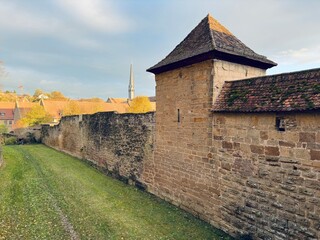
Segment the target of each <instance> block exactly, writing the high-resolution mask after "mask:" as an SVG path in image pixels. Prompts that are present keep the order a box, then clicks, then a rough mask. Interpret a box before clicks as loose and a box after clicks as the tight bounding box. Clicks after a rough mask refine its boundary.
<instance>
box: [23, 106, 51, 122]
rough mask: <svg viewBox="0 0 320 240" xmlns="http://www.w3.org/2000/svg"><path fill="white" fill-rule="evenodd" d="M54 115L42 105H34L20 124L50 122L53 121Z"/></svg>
mask: <svg viewBox="0 0 320 240" xmlns="http://www.w3.org/2000/svg"><path fill="white" fill-rule="evenodd" d="M52 119H53V118H52V116H51V115H50V114H49V113H47V112H46V111H45V110H44V108H43V107H42V106H34V107H33V108H31V110H30V111H29V112H27V114H26V115H25V116H24V117H23V118H21V119H20V120H19V123H18V125H19V126H21V127H28V126H34V125H39V124H42V123H48V122H51V121H52Z"/></svg>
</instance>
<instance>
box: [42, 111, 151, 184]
mask: <svg viewBox="0 0 320 240" xmlns="http://www.w3.org/2000/svg"><path fill="white" fill-rule="evenodd" d="M154 117H155V116H154V113H147V114H116V113H113V112H105V113H96V114H93V115H80V116H70V117H63V118H62V119H61V122H60V124H59V125H57V126H54V127H50V126H44V127H43V129H42V142H43V143H44V144H46V145H48V146H50V147H52V148H55V149H57V150H59V151H63V152H66V153H69V154H71V155H73V156H76V157H78V158H82V159H86V160H88V161H90V162H92V163H93V164H94V165H95V166H97V167H99V168H100V169H102V170H105V171H106V172H107V173H109V174H111V175H113V176H114V177H116V178H119V179H122V180H125V181H126V182H129V183H130V184H136V185H139V186H140V187H143V185H141V181H140V176H141V172H142V171H143V163H144V164H148V163H149V162H150V161H153V144H154V127H155V126H154V125H155V124H154Z"/></svg>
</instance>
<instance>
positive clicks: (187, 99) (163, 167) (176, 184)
mask: <svg viewBox="0 0 320 240" xmlns="http://www.w3.org/2000/svg"><path fill="white" fill-rule="evenodd" d="M264 74H265V70H261V69H258V68H254V67H250V66H244V65H240V64H236V63H230V62H226V61H221V60H208V61H205V62H201V63H197V64H193V65H190V66H187V67H183V68H178V69H175V70H172V71H168V72H164V73H161V74H157V75H156V96H157V115H156V125H157V127H156V148H155V161H154V165H150V166H147V167H145V169H147V170H149V173H150V174H149V176H151V177H148V178H144V180H145V182H146V183H147V185H148V189H149V191H150V192H152V193H154V194H155V195H157V196H160V197H161V198H164V199H166V200H168V201H170V202H172V203H173V204H175V205H178V206H180V207H181V208H183V209H185V210H187V211H189V212H191V213H193V214H194V215H196V216H198V217H200V218H202V219H204V220H206V221H208V222H210V223H211V224H212V225H214V226H216V227H221V220H220V216H221V208H220V205H221V198H220V182H219V178H218V176H219V168H218V166H219V163H218V159H215V158H213V156H212V153H211V147H212V113H211V108H212V104H213V99H214V97H215V96H216V95H217V94H218V93H219V91H220V88H221V87H222V84H223V82H224V81H225V80H238V79H243V78H248V77H253V76H261V75H264Z"/></svg>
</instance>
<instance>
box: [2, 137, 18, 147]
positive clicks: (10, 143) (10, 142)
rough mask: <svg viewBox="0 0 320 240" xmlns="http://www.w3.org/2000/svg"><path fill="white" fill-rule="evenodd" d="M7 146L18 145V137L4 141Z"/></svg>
mask: <svg viewBox="0 0 320 240" xmlns="http://www.w3.org/2000/svg"><path fill="white" fill-rule="evenodd" d="M4 144H5V145H14V144H17V138H16V137H8V138H5V139H4Z"/></svg>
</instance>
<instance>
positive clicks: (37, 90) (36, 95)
mask: <svg viewBox="0 0 320 240" xmlns="http://www.w3.org/2000/svg"><path fill="white" fill-rule="evenodd" d="M41 94H44V92H43V91H42V90H41V89H39V88H38V89H36V90H35V91H34V94H33V97H34V98H38V97H39V96H40V95H41Z"/></svg>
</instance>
